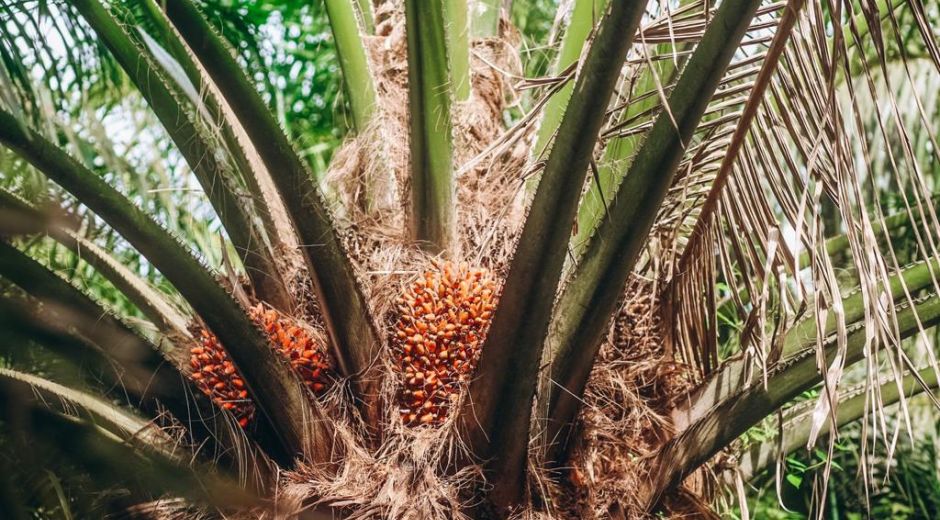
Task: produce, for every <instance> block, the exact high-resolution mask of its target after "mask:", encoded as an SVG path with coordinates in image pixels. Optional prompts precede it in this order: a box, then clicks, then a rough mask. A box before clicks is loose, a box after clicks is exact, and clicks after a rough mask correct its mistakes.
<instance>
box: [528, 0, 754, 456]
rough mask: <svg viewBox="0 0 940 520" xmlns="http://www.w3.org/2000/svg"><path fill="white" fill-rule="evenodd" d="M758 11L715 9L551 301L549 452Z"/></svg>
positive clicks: (746, 4) (730, 5)
mask: <svg viewBox="0 0 940 520" xmlns="http://www.w3.org/2000/svg"><path fill="white" fill-rule="evenodd" d="M758 5H759V2H755V1H742V2H733V1H728V2H725V3H723V4H722V5H721V6H720V7H719V9H718V13H717V14H716V16H715V18H714V20H713V21H712V22H711V25H709V28H708V29H707V30H706V31H705V34H704V36H703V37H702V40H701V42H699V44H698V46H697V47H696V49H695V52H694V53H693V54H692V57H691V58H690V59H689V62H688V64H686V66H685V68H684V69H683V72H682V75H681V76H680V79H679V81H678V83H677V84H676V86H675V87H674V88H673V90H672V92H671V94H670V96H669V107H668V110H665V111H663V112H662V113H661V114H660V115H659V117H658V118H657V121H656V124H655V125H654V126H653V128H652V129H651V130H650V133H649V135H648V136H647V140H646V143H645V144H644V146H643V147H642V148H641V149H640V151H639V152H638V155H637V156H636V157H635V158H634V160H633V162H632V163H631V165H630V170H629V172H628V173H627V174H626V175H625V177H624V182H623V183H622V184H621V185H620V188H619V189H618V193H617V195H616V197H615V199H614V200H613V202H612V204H611V205H610V208H609V211H608V213H607V216H606V218H605V219H604V221H603V222H602V223H601V225H600V227H599V228H598V230H597V234H596V235H595V236H594V237H593V239H592V240H591V243H590V244H589V245H588V248H587V250H586V251H585V254H584V257H583V258H582V259H581V262H580V263H579V265H578V266H577V267H576V268H575V270H574V272H573V273H572V275H571V278H570V280H569V282H568V284H567V285H566V287H565V289H564V291H563V292H562V294H561V296H560V297H559V301H558V306H557V310H556V314H555V315H556V322H555V326H554V328H553V330H552V336H551V338H550V340H549V341H550V344H551V349H552V366H551V372H550V374H549V376H548V377H550V378H551V380H552V381H553V382H554V383H553V385H552V386H550V387H549V390H548V391H549V393H550V396H551V397H549V398H548V399H550V401H549V402H550V403H551V404H550V405H549V407H548V410H549V417H548V423H547V429H546V432H547V436H546V437H545V439H546V441H547V442H548V443H550V444H552V445H554V446H555V450H558V449H559V448H561V447H563V446H564V445H565V444H566V440H565V439H564V437H563V435H564V433H563V432H564V431H565V429H566V428H567V427H568V425H570V424H571V421H572V420H573V419H574V417H575V415H576V413H577V410H578V408H579V396H580V395H581V394H582V393H583V391H584V386H585V384H586V383H587V379H588V376H589V374H590V371H591V367H592V366H593V364H594V358H595V356H596V353H597V350H598V348H599V345H600V342H601V340H602V338H603V335H604V333H605V332H606V328H607V326H608V323H609V321H610V316H612V315H613V312H614V310H616V308H617V304H618V301H619V300H620V298H621V296H622V294H623V291H624V288H625V285H626V282H627V278H628V277H629V275H630V273H631V272H632V271H633V268H634V266H635V263H636V261H637V259H638V258H639V256H640V252H641V250H642V248H643V246H644V244H645V243H646V241H647V237H648V234H649V232H650V229H651V228H652V227H653V223H654V220H655V218H656V213H657V211H658V209H659V207H660V205H661V204H662V201H663V200H664V198H665V197H666V195H667V191H668V189H669V186H670V184H671V183H672V178H673V176H674V175H675V173H676V170H677V168H678V167H679V163H680V161H681V159H682V156H683V154H684V152H685V150H686V147H687V146H688V143H689V140H690V139H691V137H692V134H693V133H694V132H695V130H696V128H697V127H698V126H699V121H700V120H701V118H702V115H703V113H704V112H705V109H706V108H707V105H708V101H709V98H710V95H711V94H712V93H713V92H714V91H715V89H716V88H717V87H718V84H719V82H720V80H721V78H722V76H723V75H724V73H725V69H726V68H727V67H728V64H729V63H730V62H731V59H732V57H733V56H734V54H735V51H736V49H737V47H738V45H739V43H740V41H741V39H742V38H743V37H744V35H745V33H746V32H747V30H748V27H749V26H750V23H751V19H752V18H753V17H754V15H755V13H756V12H757V8H758ZM554 385H558V386H559V388H557V389H556V388H554ZM559 435H562V437H559ZM555 450H553V451H555ZM553 455H555V456H557V453H553ZM553 460H554V459H553Z"/></svg>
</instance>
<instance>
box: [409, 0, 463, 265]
mask: <svg viewBox="0 0 940 520" xmlns="http://www.w3.org/2000/svg"><path fill="white" fill-rule="evenodd" d="M444 2H445V0H431V1H430V2H428V1H426V0H406V2H405V18H406V31H407V33H408V104H409V108H410V111H411V117H410V121H411V233H412V238H414V239H415V240H417V241H418V243H419V244H420V245H422V246H423V247H425V248H426V249H428V250H430V251H434V252H439V251H446V250H448V248H449V247H450V246H451V243H452V242H453V239H454V225H455V218H456V213H455V205H454V196H455V193H454V191H455V184H454V166H453V154H454V150H453V132H452V127H451V124H452V123H451V95H452V93H451V85H450V81H451V78H450V72H449V70H448V59H447V47H448V46H447V44H446V36H445V28H444Z"/></svg>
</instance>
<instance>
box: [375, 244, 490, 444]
mask: <svg viewBox="0 0 940 520" xmlns="http://www.w3.org/2000/svg"><path fill="white" fill-rule="evenodd" d="M496 299H497V294H496V282H495V281H494V280H493V276H492V274H491V273H490V272H489V271H488V270H486V269H482V268H470V267H468V266H467V264H460V265H455V264H452V263H449V262H448V263H443V264H441V265H438V266H436V268H435V269H432V270H430V271H427V272H426V273H424V275H423V276H421V277H419V278H418V279H417V280H416V281H415V282H414V283H412V284H411V285H410V286H408V287H406V288H405V290H404V292H403V294H402V295H401V296H400V297H399V298H398V300H397V302H396V303H397V305H396V309H395V312H394V316H393V319H392V329H393V330H392V334H391V335H390V336H391V341H390V342H391V348H392V353H393V361H394V363H395V368H396V369H397V370H398V373H399V377H400V378H401V388H400V390H399V392H398V405H399V412H400V414H401V419H402V422H404V423H405V424H406V425H409V426H417V425H435V426H436V425H440V424H442V423H443V422H444V421H445V420H446V419H447V414H448V412H449V410H450V407H451V406H452V405H453V404H454V402H455V401H456V400H457V399H458V397H459V396H460V392H461V390H463V389H464V388H465V387H466V384H467V383H468V382H469V381H470V378H471V377H472V376H473V370H474V369H475V368H476V364H477V361H478V360H479V359H480V348H481V347H482V345H483V340H484V339H485V338H486V331H487V329H488V328H489V326H490V320H491V319H492V316H493V311H494V310H495V308H496Z"/></svg>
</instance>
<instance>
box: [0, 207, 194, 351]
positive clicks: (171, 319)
mask: <svg viewBox="0 0 940 520" xmlns="http://www.w3.org/2000/svg"><path fill="white" fill-rule="evenodd" d="M57 211H58V212H64V210H62V208H56V209H54V210H53V213H55V212H57ZM0 212H3V216H4V219H5V223H4V225H6V223H8V222H12V221H18V222H21V223H22V224H23V225H24V226H25V227H24V229H22V230H20V231H19V232H20V233H24V234H32V233H38V232H45V233H48V234H49V236H50V237H52V238H53V239H54V240H55V241H56V242H59V243H60V244H62V245H63V246H65V247H67V248H68V249H69V250H71V251H72V252H73V253H75V255H76V256H78V257H79V258H81V259H82V260H84V261H86V262H88V264H89V265H91V266H92V267H94V268H95V270H96V271H98V272H99V273H101V275H102V276H104V277H105V278H106V279H107V280H108V281H109V282H111V283H112V284H113V285H114V286H115V287H116V288H117V289H118V290H119V291H121V293H122V294H124V295H125V296H127V298H128V299H129V300H130V301H131V303H133V304H134V305H136V306H137V308H138V309H140V310H141V312H143V313H144V315H145V316H147V318H149V319H150V321H151V322H153V324H154V325H156V327H157V329H158V330H160V331H161V332H162V333H163V334H169V335H174V336H175V337H179V338H185V337H188V336H189V332H188V331H187V330H186V324H187V323H188V322H189V319H188V318H187V317H186V316H184V315H183V313H182V312H180V311H179V310H178V309H177V308H176V307H175V306H174V305H173V304H172V303H170V302H169V300H167V298H166V297H165V296H164V295H163V293H161V292H160V291H158V290H156V289H155V288H153V287H152V286H151V285H150V284H149V283H148V282H147V281H146V280H144V279H142V278H141V277H140V276H138V275H137V274H136V273H134V272H133V271H131V270H130V269H128V268H127V267H126V266H124V264H121V263H120V262H118V261H117V260H115V259H114V257H112V256H111V255H109V254H108V253H107V252H106V251H105V250H103V249H101V248H100V247H98V246H97V245H96V244H95V243H94V242H91V241H90V240H88V239H86V238H85V237H83V236H81V235H80V234H78V233H77V232H76V231H74V230H72V229H71V228H70V227H69V226H67V225H65V223H64V222H62V221H60V220H59V219H57V218H55V217H50V216H48V215H47V214H46V213H44V212H42V211H39V210H38V209H36V208H35V207H33V206H32V205H30V204H29V203H28V202H26V201H24V200H22V199H20V198H19V197H17V196H16V195H14V194H12V193H10V192H8V191H6V190H4V189H0ZM6 232H7V230H5V229H0V234H2V233H6Z"/></svg>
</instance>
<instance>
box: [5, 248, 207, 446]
mask: <svg viewBox="0 0 940 520" xmlns="http://www.w3.org/2000/svg"><path fill="white" fill-rule="evenodd" d="M0 276H3V277H5V278H7V279H8V280H10V281H11V282H13V283H15V284H16V285H18V286H19V287H20V288H22V289H23V290H24V291H25V292H27V293H29V294H30V295H32V296H34V297H35V298H36V299H37V300H38V301H39V303H40V304H41V305H34V304H32V303H31V302H28V301H26V300H24V299H19V298H13V297H10V298H9V299H4V300H0V301H2V305H0V307H3V308H5V310H4V312H3V319H2V320H0V324H2V327H3V328H4V329H5V330H7V331H11V332H13V331H18V332H19V333H20V334H24V335H27V336H28V337H30V338H35V339H37V340H39V341H40V342H42V343H43V344H45V345H47V346H48V347H49V348H50V350H53V351H55V352H58V353H59V354H61V355H63V356H64V357H65V358H67V359H70V360H72V361H74V362H75V363H76V364H77V365H78V366H82V367H83V368H87V369H90V370H91V372H92V373H94V374H95V375H96V376H97V377H100V378H102V379H103V380H104V381H105V382H106V383H107V384H109V386H111V387H112V388H119V389H121V390H122V391H121V392H117V395H126V396H127V398H128V404H130V405H131V406H135V407H139V408H141V409H142V410H144V411H146V412H147V413H148V414H151V416H152V417H158V416H159V415H160V414H161V413H163V410H169V411H170V412H171V413H172V414H173V415H174V416H176V417H177V418H178V419H179V420H180V421H181V422H182V423H183V424H185V425H186V426H187V427H188V428H189V430H190V431H191V432H192V433H193V434H194V435H195V436H196V437H197V438H199V439H211V438H212V437H213V436H214V434H213V430H212V427H213V424H212V421H211V419H210V418H211V417H212V416H214V415H216V414H218V409H216V408H215V407H214V406H213V405H212V404H211V403H209V402H208V400H207V399H205V398H204V397H203V396H202V394H200V393H198V391H196V388H195V387H194V386H192V385H191V384H190V385H189V387H188V388H187V386H184V385H183V384H181V383H183V382H184V381H186V378H185V376H183V374H182V373H181V372H180V371H179V369H178V368H177V365H175V364H173V363H167V360H166V359H165V358H164V357H163V356H161V355H160V354H159V352H158V349H157V347H156V346H154V345H153V344H151V343H150V342H149V341H147V340H146V339H144V338H143V337H141V336H140V335H139V334H137V333H136V332H135V331H133V330H131V329H130V328H129V327H128V326H127V325H125V324H124V323H123V322H121V321H120V320H118V319H117V318H116V317H114V316H113V315H112V314H111V313H109V312H108V311H107V310H106V309H104V308H102V307H101V306H100V305H98V304H97V303H96V302H95V301H94V300H92V299H91V298H90V297H88V296H87V295H85V294H84V293H83V292H82V291H80V290H79V289H77V288H75V287H74V286H72V285H71V284H69V283H68V282H66V281H65V280H63V279H62V278H60V277H58V276H57V275H56V274H55V273H53V272H51V271H49V270H48V269H46V268H45V267H43V266H42V265H40V264H39V263H38V262H36V261H35V260H33V259H31V258H29V257H28V256H27V255H26V254H25V253H23V252H21V251H19V250H18V249H16V248H15V247H13V246H12V245H10V244H8V243H6V242H4V241H2V240H0ZM14 302H17V303H18V304H19V305H15V304H14Z"/></svg>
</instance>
